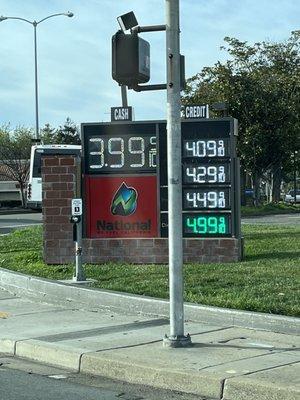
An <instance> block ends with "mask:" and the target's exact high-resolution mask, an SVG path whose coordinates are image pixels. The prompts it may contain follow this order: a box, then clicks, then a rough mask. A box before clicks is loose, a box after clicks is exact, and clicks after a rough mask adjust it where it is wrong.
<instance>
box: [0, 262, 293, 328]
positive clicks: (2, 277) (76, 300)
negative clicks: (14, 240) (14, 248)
mask: <svg viewBox="0 0 300 400" xmlns="http://www.w3.org/2000/svg"><path fill="white" fill-rule="evenodd" d="M0 287H2V288H3V289H6V290H8V291H9V292H11V293H13V294H15V295H22V296H25V297H27V298H28V297H29V298H34V299H38V300H41V301H44V302H48V303H52V304H53V303H54V304H59V305H66V304H68V305H71V304H72V306H74V308H82V309H87V308H88V309H104V308H106V309H112V310H116V311H120V312H126V313H131V314H144V315H149V316H160V317H168V316H169V302H168V301H167V300H161V299H154V298H151V297H146V296H138V295H132V294H126V293H120V292H113V291H106V290H98V289H92V288H85V287H77V286H76V284H74V285H69V284H68V285H67V284H64V283H60V282H57V281H50V280H47V279H41V278H36V277H32V276H27V275H24V274H20V273H17V272H12V271H9V270H5V269H2V268H0ZM184 311H185V318H186V319H187V320H190V321H195V322H205V323H209V324H213V325H224V326H238V327H242V328H252V329H259V330H269V331H272V332H278V333H285V334H293V335H299V331H300V319H299V318H293V317H286V316H281V315H272V314H264V313H255V312H248V311H239V310H232V309H227V308H219V307H209V306H202V305H198V304H191V303H185V305H184Z"/></svg>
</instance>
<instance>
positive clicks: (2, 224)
mask: <svg viewBox="0 0 300 400" xmlns="http://www.w3.org/2000/svg"><path fill="white" fill-rule="evenodd" d="M41 223H42V213H26V214H7V215H4V214H2V215H1V214H0V235H3V234H6V233H9V232H11V231H12V230H14V229H20V228H24V227H26V226H30V225H37V224H41ZM242 224H274V225H293V226H294V225H300V213H297V214H277V215H268V216H266V215H265V216H261V217H248V218H242Z"/></svg>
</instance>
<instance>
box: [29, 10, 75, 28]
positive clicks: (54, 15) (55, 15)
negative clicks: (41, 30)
mask: <svg viewBox="0 0 300 400" xmlns="http://www.w3.org/2000/svg"><path fill="white" fill-rule="evenodd" d="M59 15H65V16H66V17H73V15H74V14H73V13H71V12H70V11H68V12H67V13H58V14H52V15H48V17H45V18H43V19H41V20H40V21H38V22H37V23H36V24H37V25H38V24H40V23H41V22H43V21H46V19H49V18H52V17H58V16H59Z"/></svg>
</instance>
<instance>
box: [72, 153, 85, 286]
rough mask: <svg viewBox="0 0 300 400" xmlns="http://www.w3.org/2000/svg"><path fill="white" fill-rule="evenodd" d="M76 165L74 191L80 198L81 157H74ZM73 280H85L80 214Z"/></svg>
mask: <svg viewBox="0 0 300 400" xmlns="http://www.w3.org/2000/svg"><path fill="white" fill-rule="evenodd" d="M75 165H76V181H75V191H76V197H77V198H81V157H79V156H77V157H76V159H75ZM73 280H74V281H86V277H85V273H84V270H83V266H82V216H81V217H80V218H79V221H78V223H77V224H76V243H75V275H74V277H73Z"/></svg>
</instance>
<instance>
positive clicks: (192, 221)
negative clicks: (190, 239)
mask: <svg viewBox="0 0 300 400" xmlns="http://www.w3.org/2000/svg"><path fill="white" fill-rule="evenodd" d="M186 223H187V226H188V227H189V228H192V232H193V233H197V220H196V219H195V218H187V220H186Z"/></svg>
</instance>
